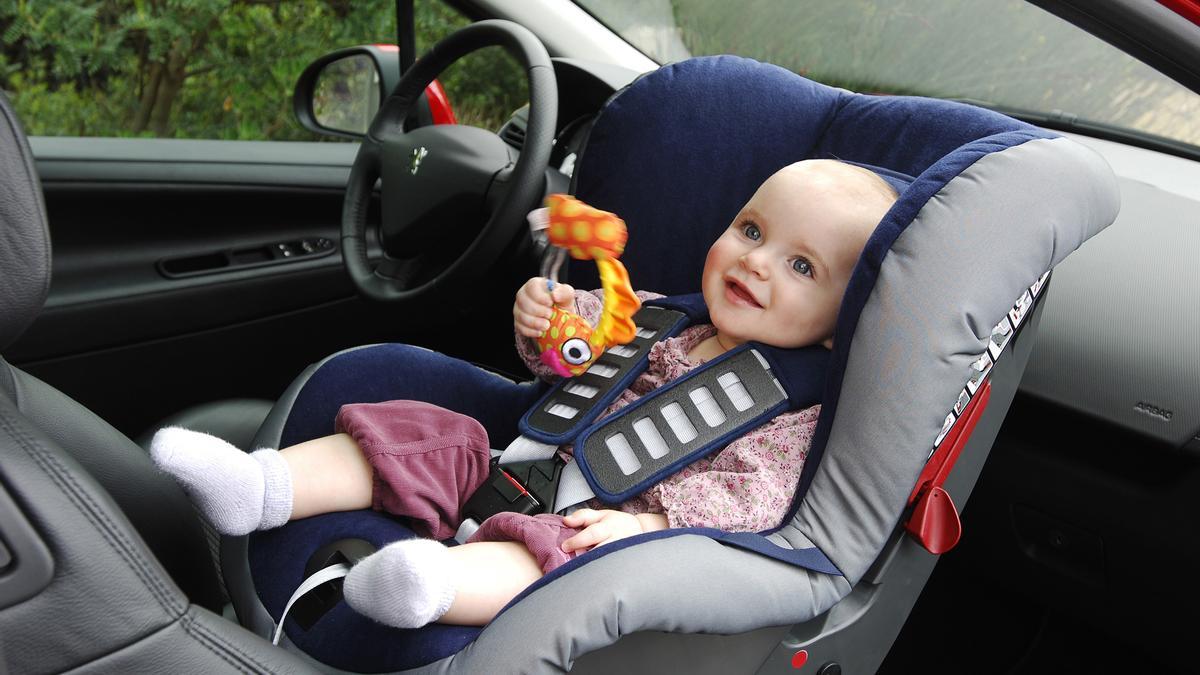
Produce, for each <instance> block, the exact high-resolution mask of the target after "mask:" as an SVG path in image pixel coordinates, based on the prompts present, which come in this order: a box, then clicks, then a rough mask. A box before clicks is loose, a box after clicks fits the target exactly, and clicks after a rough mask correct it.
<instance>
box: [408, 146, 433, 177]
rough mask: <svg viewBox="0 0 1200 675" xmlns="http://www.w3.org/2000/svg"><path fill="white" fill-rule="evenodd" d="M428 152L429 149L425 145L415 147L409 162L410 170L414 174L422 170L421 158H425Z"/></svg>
mask: <svg viewBox="0 0 1200 675" xmlns="http://www.w3.org/2000/svg"><path fill="white" fill-rule="evenodd" d="M428 154H429V151H428V150H426V149H425V148H424V147H420V148H413V153H412V158H411V159H410V160H409V162H408V170H409V172H410V173H412V175H414V176H415V175H417V172H418V171H420V170H421V160H423V159H425V155H428Z"/></svg>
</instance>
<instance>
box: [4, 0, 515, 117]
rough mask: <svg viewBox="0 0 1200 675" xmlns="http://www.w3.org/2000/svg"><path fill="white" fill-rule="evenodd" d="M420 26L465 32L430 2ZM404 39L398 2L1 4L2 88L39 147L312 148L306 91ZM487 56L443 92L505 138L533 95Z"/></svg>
mask: <svg viewBox="0 0 1200 675" xmlns="http://www.w3.org/2000/svg"><path fill="white" fill-rule="evenodd" d="M416 19H417V27H418V33H419V35H420V36H421V37H422V38H423V40H422V41H421V43H420V44H419V45H418V47H419V48H422V49H423V48H428V46H430V45H432V44H433V41H436V40H437V39H440V38H441V37H443V36H445V35H448V34H449V33H450V32H452V31H453V30H455V29H457V28H459V27H461V26H463V25H466V23H467V21H466V19H464V18H463V17H462V16H461V15H458V14H457V13H456V12H454V11H453V10H452V9H450V8H449V7H447V6H445V5H443V4H442V3H440V2H435V1H432V0H419V1H418V2H417V16H416ZM395 35H396V31H395V1H394V0H305V1H291V0H15V2H14V0H0V41H2V42H0V45H2V48H0V88H2V89H4V90H5V92H6V93H7V94H8V96H9V97H10V98H11V99H12V100H13V103H14V105H15V106H16V108H17V111H18V113H19V114H20V115H21V117H22V120H23V121H24V122H25V124H26V127H27V129H28V131H29V133H31V134H36V135H54V136H60V135H70V136H159V137H177V138H218V139H243V140H248V139H256V140H257V139H269V140H315V139H316V138H317V137H315V136H314V135H313V134H311V133H309V132H307V131H305V130H304V129H303V128H301V127H300V126H299V124H297V123H296V121H295V119H294V116H293V115H292V109H291V97H292V88H293V86H294V85H295V81H296V77H297V76H299V74H300V72H301V71H302V70H303V69H304V67H305V66H307V65H308V64H309V63H310V62H312V61H313V60H314V59H316V58H317V57H318V56H320V55H322V54H324V53H327V52H329V51H332V50H334V49H339V48H342V47H347V46H351V45H355V44H364V43H394V42H395V40H396V37H395ZM490 51H492V50H485V52H480V53H479V54H478V55H476V58H474V59H473V60H472V62H470V63H467V64H462V65H463V67H455V68H454V69H452V71H451V72H448V73H446V75H445V76H444V77H443V85H444V86H446V88H447V90H448V91H449V92H450V95H451V100H452V102H453V103H454V106H455V110H456V112H457V113H458V116H459V119H460V121H462V122H466V123H471V124H479V125H481V126H488V127H492V128H495V127H496V126H498V125H499V124H500V122H501V121H502V120H503V119H504V118H505V117H506V116H507V115H508V114H509V113H511V111H512V110H513V109H515V108H516V107H518V106H519V105H521V103H522V102H523V101H524V100H525V98H526V95H525V88H524V84H523V77H522V75H521V72H520V70H519V69H517V68H516V67H515V66H514V65H513V62H512V60H511V58H508V57H501V58H497V56H496V54H491V55H488V54H487V52H490Z"/></svg>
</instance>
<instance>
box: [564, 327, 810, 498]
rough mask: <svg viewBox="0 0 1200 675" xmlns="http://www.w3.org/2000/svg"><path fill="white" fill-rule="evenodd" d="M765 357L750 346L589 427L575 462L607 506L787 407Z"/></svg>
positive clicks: (706, 365)
mask: <svg viewBox="0 0 1200 675" xmlns="http://www.w3.org/2000/svg"><path fill="white" fill-rule="evenodd" d="M787 404H788V395H787V392H785V391H784V389H783V385H781V384H780V383H779V380H778V379H777V378H776V377H775V375H774V373H772V371H771V366H770V364H769V363H767V360H766V358H764V357H763V355H762V353H761V352H760V351H759V350H758V349H756V348H753V347H752V345H751V344H745V345H742V346H740V347H738V348H736V349H733V350H730V351H729V352H726V353H725V354H722V355H721V356H719V357H717V358H715V359H713V360H712V361H709V362H708V363H706V364H704V365H703V366H701V367H700V368H696V369H695V370H693V371H691V372H690V373H688V374H687V375H686V376H684V377H681V378H679V379H678V380H676V381H675V382H673V383H672V384H671V385H670V386H663V387H660V388H658V389H656V390H654V391H652V392H650V393H648V394H646V395H645V396H643V397H642V398H640V399H639V400H638V401H637V402H636V403H634V404H631V405H629V406H627V407H626V408H625V409H623V410H621V411H619V412H617V413H614V414H613V415H611V416H609V417H608V418H606V419H605V420H604V421H602V422H600V423H598V424H596V425H593V426H592V427H591V428H589V429H588V430H586V431H585V432H584V433H583V435H581V436H580V437H579V440H578V441H576V443H575V462H574V463H575V464H578V465H579V469H580V471H582V473H583V476H584V478H586V479H587V482H588V485H589V486H590V487H591V488H592V490H593V491H595V493H596V495H597V496H598V497H599V498H600V499H601V501H604V502H606V503H610V504H615V503H619V502H623V501H625V500H626V499H629V498H631V497H633V496H635V495H637V494H639V493H641V492H642V491H644V490H646V489H648V488H649V487H650V486H652V485H654V484H655V483H657V482H659V481H660V480H662V479H663V478H666V477H667V476H669V475H671V474H673V473H675V472H676V471H678V470H680V469H681V468H683V467H684V466H687V465H688V464H690V463H692V462H694V461H696V460H697V459H700V458H701V457H703V456H705V455H708V454H710V453H711V452H712V451H713V450H715V449H718V448H720V447H722V446H724V445H726V444H728V443H729V442H730V441H732V440H733V439H735V438H737V437H739V436H742V435H743V434H745V433H746V432H747V431H749V430H750V429H753V428H754V427H757V426H759V425H760V424H762V423H763V422H765V421H767V420H769V419H771V418H772V417H775V416H776V415H778V414H779V413H781V412H783V411H784V410H786V409H787Z"/></svg>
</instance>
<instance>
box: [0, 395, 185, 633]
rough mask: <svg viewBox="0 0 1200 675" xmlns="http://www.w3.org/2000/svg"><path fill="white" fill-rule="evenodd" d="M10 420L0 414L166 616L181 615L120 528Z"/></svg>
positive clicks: (2, 419)
mask: <svg viewBox="0 0 1200 675" xmlns="http://www.w3.org/2000/svg"><path fill="white" fill-rule="evenodd" d="M13 422H14V420H13V419H12V418H11V417H10V416H9V415H7V414H5V415H0V425H2V426H3V428H4V430H5V431H8V432H9V433H11V434H12V435H13V436H14V438H16V439H17V440H18V441H21V443H20V445H21V448H22V449H23V450H25V452H26V453H27V454H28V455H29V456H30V457H31V458H32V459H33V460H34V461H36V462H37V463H38V466H39V467H40V468H41V469H42V470H43V471H44V472H45V473H46V475H48V476H49V477H50V478H51V479H52V480H53V481H54V482H55V483H56V484H57V485H58V487H59V488H60V489H61V490H62V491H63V493H64V494H66V495H67V496H68V497H69V498H70V499H71V501H72V503H74V504H75V506H76V508H77V509H79V511H80V513H82V514H83V515H84V516H85V517H86V518H88V520H89V521H91V522H92V523H93V524H94V525H96V526H97V531H99V532H100V534H101V535H102V536H103V537H104V538H105V539H106V540H108V542H109V543H110V544H111V545H112V547H113V550H114V551H116V552H117V553H118V554H119V555H120V556H121V557H122V558H124V559H125V561H126V562H128V563H129V564H130V567H131V569H133V571H134V572H135V573H136V574H137V575H138V576H139V577H141V579H142V580H143V582H145V583H146V585H147V588H149V589H150V590H151V592H152V595H153V596H154V598H155V600H157V601H158V603H159V606H161V607H162V608H163V610H164V611H166V612H167V614H168V615H173V616H175V617H178V616H179V615H181V614H182V613H183V610H184V607H183V606H182V605H181V604H178V605H176V604H175V603H171V602H170V601H171V599H172V598H171V595H170V593H169V592H168V590H167V588H166V586H165V584H164V583H163V581H162V580H161V579H159V578H158V575H157V574H154V573H153V572H152V571H151V570H150V569H149V568H148V566H147V565H146V562H145V560H144V559H142V558H141V556H139V555H138V554H137V553H136V551H135V550H134V548H133V545H132V543H131V542H130V541H129V540H128V539H127V538H126V537H125V536H124V534H123V533H122V532H121V531H120V529H119V528H117V527H116V525H115V524H114V523H113V522H112V521H111V520H109V519H108V517H107V516H106V515H105V514H104V513H103V511H101V510H100V509H99V507H98V505H97V504H96V503H95V502H94V501H93V500H92V498H91V496H90V495H88V494H87V493H86V492H85V491H84V490H83V489H82V488H81V487H80V485H79V484H78V483H77V482H76V481H75V478H74V477H73V476H72V475H71V474H70V472H68V471H67V470H66V467H65V466H63V465H62V464H61V463H59V462H58V460H57V459H56V458H54V457H53V456H51V455H50V454H49V453H47V452H45V451H44V449H42V448H41V447H40V444H39V443H38V442H37V441H36V440H34V439H33V437H32V436H29V435H28V434H26V433H25V432H24V431H23V430H21V429H19V428H17V427H16V426H15V425H14V424H13ZM173 605H175V606H173Z"/></svg>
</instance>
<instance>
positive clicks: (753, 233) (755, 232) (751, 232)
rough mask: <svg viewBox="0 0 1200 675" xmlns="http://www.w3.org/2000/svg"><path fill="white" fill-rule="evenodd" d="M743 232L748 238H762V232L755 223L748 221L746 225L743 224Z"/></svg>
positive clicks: (756, 239) (755, 239)
mask: <svg viewBox="0 0 1200 675" xmlns="http://www.w3.org/2000/svg"><path fill="white" fill-rule="evenodd" d="M742 234H744V235H746V237H747V238H748V239H752V240H754V241H758V240H759V239H762V232H761V231H760V230H759V229H758V226H757V225H755V224H754V223H746V224H745V225H742Z"/></svg>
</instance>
